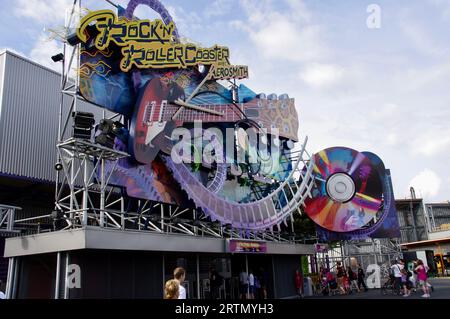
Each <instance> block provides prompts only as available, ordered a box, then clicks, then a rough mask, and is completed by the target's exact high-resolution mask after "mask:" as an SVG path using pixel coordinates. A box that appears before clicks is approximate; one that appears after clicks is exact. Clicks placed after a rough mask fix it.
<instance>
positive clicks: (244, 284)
mask: <svg viewBox="0 0 450 319" xmlns="http://www.w3.org/2000/svg"><path fill="white" fill-rule="evenodd" d="M239 283H240V290H241V291H240V292H241V293H240V299H248V296H247V293H248V274H247V272H246V271H245V270H244V269H242V271H241V273H240V274H239Z"/></svg>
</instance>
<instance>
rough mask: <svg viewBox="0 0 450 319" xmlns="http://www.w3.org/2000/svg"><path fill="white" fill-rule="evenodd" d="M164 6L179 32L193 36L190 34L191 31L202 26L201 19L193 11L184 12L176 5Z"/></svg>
mask: <svg viewBox="0 0 450 319" xmlns="http://www.w3.org/2000/svg"><path fill="white" fill-rule="evenodd" d="M166 8H167V11H169V13H170V15H171V16H172V18H173V21H175V24H176V25H177V28H178V32H179V34H180V35H183V36H187V37H191V38H194V37H193V36H192V35H193V32H195V31H196V30H199V29H201V27H202V19H201V18H200V16H199V15H198V14H197V13H196V12H194V11H190V12H186V11H185V10H184V9H183V8H182V7H178V6H166Z"/></svg>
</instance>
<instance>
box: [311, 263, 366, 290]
mask: <svg viewBox="0 0 450 319" xmlns="http://www.w3.org/2000/svg"><path fill="white" fill-rule="evenodd" d="M336 265H337V266H336V272H335V273H333V272H331V271H330V269H329V268H325V267H320V273H319V281H318V282H317V283H316V291H320V293H322V294H323V295H330V294H331V295H334V294H341V295H348V294H351V293H353V291H356V292H361V291H362V290H364V291H367V290H368V289H367V286H366V283H365V279H364V278H365V273H364V270H363V269H362V267H361V266H360V265H358V269H357V271H356V272H355V271H354V270H353V269H352V268H351V267H347V269H346V268H344V267H343V266H342V264H341V262H339V261H338V262H337V263H336Z"/></svg>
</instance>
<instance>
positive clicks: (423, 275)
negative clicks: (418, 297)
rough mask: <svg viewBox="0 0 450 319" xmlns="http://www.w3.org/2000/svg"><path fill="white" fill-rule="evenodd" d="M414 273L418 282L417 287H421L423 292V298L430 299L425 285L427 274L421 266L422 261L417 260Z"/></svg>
mask: <svg viewBox="0 0 450 319" xmlns="http://www.w3.org/2000/svg"><path fill="white" fill-rule="evenodd" d="M415 271H417V280H419V285H420V286H422V290H423V295H422V297H423V298H430V291H429V288H428V285H427V279H428V277H427V272H426V269H425V266H424V265H423V261H422V260H420V259H419V260H418V261H417V267H416V269H415Z"/></svg>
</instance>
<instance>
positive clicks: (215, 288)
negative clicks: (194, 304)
mask: <svg viewBox="0 0 450 319" xmlns="http://www.w3.org/2000/svg"><path fill="white" fill-rule="evenodd" d="M209 283H210V287H211V299H218V298H219V291H220V287H221V286H222V284H223V277H222V276H221V275H220V274H219V273H218V272H217V270H216V267H215V266H211V267H210V269H209Z"/></svg>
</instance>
